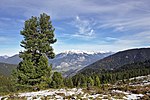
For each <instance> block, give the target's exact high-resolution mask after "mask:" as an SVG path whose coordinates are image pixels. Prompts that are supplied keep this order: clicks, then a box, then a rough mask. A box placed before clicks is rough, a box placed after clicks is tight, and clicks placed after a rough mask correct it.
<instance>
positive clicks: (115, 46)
mask: <svg viewBox="0 0 150 100" xmlns="http://www.w3.org/2000/svg"><path fill="white" fill-rule="evenodd" d="M41 13H47V14H48V15H50V16H51V20H52V24H53V26H54V27H55V36H56V38H57V40H58V41H57V43H55V44H54V45H53V47H54V49H55V52H56V53H59V52H62V51H65V50H86V51H113V52H117V51H120V50H125V49H130V48H140V47H149V46H150V0H1V2H0V55H10V56H11V55H14V54H17V53H18V52H19V51H21V50H23V48H21V47H20V41H21V40H22V39H23V38H22V36H21V35H20V31H21V30H22V29H23V25H24V21H25V20H27V19H29V18H30V17H31V16H39V15H40V14H41Z"/></svg>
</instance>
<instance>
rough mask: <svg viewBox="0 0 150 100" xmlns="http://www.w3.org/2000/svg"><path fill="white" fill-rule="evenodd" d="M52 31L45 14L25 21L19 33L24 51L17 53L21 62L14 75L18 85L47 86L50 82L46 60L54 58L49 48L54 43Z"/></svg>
mask: <svg viewBox="0 0 150 100" xmlns="http://www.w3.org/2000/svg"><path fill="white" fill-rule="evenodd" d="M54 30H55V29H54V28H53V26H52V23H51V21H50V16H48V15H47V14H45V13H43V14H41V15H40V17H31V18H30V19H29V20H27V21H25V25H24V28H23V30H22V31H21V35H23V37H24V40H23V41H22V42H21V46H22V47H24V51H23V52H20V53H19V55H20V58H22V61H21V62H20V63H19V65H18V67H17V70H16V72H15V73H14V76H16V81H17V83H18V84H20V85H31V86H34V85H40V84H44V87H45V86H48V84H49V83H50V81H51V80H50V76H51V66H49V65H48V58H54V56H55V54H54V52H53V48H52V46H51V44H54V43H55V42H56V39H54Z"/></svg>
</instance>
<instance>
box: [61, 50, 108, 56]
mask: <svg viewBox="0 0 150 100" xmlns="http://www.w3.org/2000/svg"><path fill="white" fill-rule="evenodd" d="M62 53H64V54H90V55H93V54H98V53H108V52H104V51H100V52H94V51H83V50H67V51H64V52H62Z"/></svg>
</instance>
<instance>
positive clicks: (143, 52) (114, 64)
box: [79, 48, 150, 73]
mask: <svg viewBox="0 0 150 100" xmlns="http://www.w3.org/2000/svg"><path fill="white" fill-rule="evenodd" d="M149 59H150V48H140V49H131V50H125V51H121V52H118V53H115V54H113V55H110V56H108V57H106V58H104V59H101V60H98V61H97V62H95V63H93V64H91V65H89V66H87V67H85V68H83V69H82V70H80V71H79V72H84V71H86V73H88V72H90V71H92V72H94V71H95V72H98V71H100V70H103V69H105V70H114V69H117V68H119V67H121V66H123V65H126V64H131V63H136V62H143V61H145V60H149Z"/></svg>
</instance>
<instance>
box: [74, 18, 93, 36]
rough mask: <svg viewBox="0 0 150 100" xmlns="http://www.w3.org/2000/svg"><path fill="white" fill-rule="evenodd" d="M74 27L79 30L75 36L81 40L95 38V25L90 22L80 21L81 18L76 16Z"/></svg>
mask: <svg viewBox="0 0 150 100" xmlns="http://www.w3.org/2000/svg"><path fill="white" fill-rule="evenodd" d="M73 25H75V27H76V28H77V32H76V33H75V34H73V36H74V37H81V38H94V37H95V31H94V29H93V24H92V22H91V21H90V20H85V19H80V17H79V16H76V19H75V21H74V22H73Z"/></svg>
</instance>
